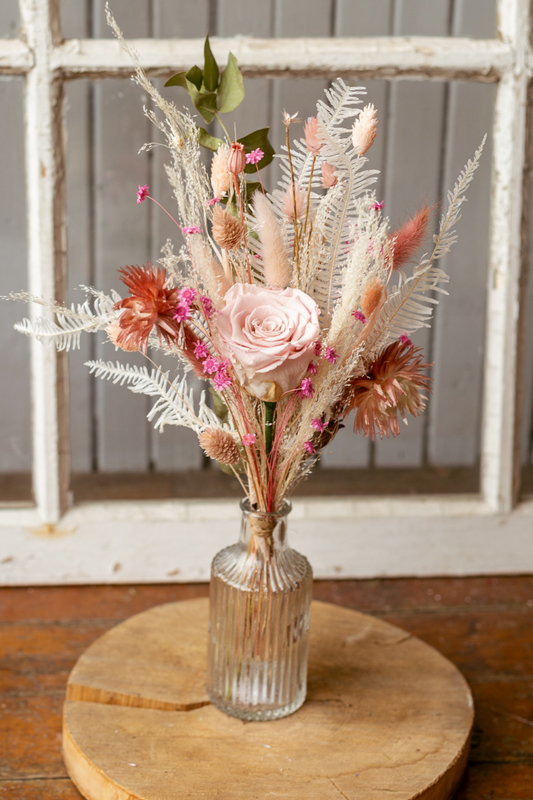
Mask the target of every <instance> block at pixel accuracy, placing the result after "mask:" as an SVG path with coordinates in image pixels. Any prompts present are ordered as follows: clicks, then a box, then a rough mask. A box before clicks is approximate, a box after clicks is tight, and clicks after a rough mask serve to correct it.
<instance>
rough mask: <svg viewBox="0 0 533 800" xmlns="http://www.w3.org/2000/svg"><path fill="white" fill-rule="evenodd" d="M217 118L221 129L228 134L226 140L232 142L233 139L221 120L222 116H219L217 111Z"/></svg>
mask: <svg viewBox="0 0 533 800" xmlns="http://www.w3.org/2000/svg"><path fill="white" fill-rule="evenodd" d="M215 117H216V118H217V120H218V122H219V123H220V127H221V128H222V130H223V131H224V133H225V134H226V138H227V140H228V142H231V137H230V135H229V133H228V132H227V130H226V126H225V125H224V123H223V122H222V120H221V119H220V116H219V115H218V114H217V112H216V111H215Z"/></svg>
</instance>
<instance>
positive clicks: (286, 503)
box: [239, 497, 292, 518]
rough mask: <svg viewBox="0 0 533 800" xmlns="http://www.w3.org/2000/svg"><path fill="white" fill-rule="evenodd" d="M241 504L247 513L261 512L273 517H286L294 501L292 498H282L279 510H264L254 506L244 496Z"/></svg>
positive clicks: (263, 514)
mask: <svg viewBox="0 0 533 800" xmlns="http://www.w3.org/2000/svg"><path fill="white" fill-rule="evenodd" d="M239 505H240V508H241V511H243V512H245V513H246V514H260V515H261V516H265V517H273V518H279V517H286V516H287V514H289V513H290V512H291V510H292V503H291V502H290V500H282V502H281V507H280V510H279V511H262V510H261V509H259V508H253V507H252V504H251V503H250V501H249V499H248V498H247V497H243V499H242V500H241V501H240V503H239Z"/></svg>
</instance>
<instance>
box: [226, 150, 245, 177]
mask: <svg viewBox="0 0 533 800" xmlns="http://www.w3.org/2000/svg"><path fill="white" fill-rule="evenodd" d="M245 166H246V153H245V152H244V145H243V144H241V143H240V142H232V143H231V148H230V151H229V155H228V169H229V171H230V172H231V173H232V174H233V175H239V173H241V172H243V170H244V168H245Z"/></svg>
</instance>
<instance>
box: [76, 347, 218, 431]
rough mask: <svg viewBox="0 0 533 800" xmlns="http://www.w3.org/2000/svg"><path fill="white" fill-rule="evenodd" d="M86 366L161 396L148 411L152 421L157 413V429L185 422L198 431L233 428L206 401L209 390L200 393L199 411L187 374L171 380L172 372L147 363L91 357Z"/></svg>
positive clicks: (105, 377) (137, 391)
mask: <svg viewBox="0 0 533 800" xmlns="http://www.w3.org/2000/svg"><path fill="white" fill-rule="evenodd" d="M85 366H86V367H89V371H90V372H91V374H93V373H94V374H95V375H96V377H97V378H102V379H103V380H111V381H112V382H113V383H115V384H118V385H119V386H127V387H128V389H129V390H130V391H131V392H134V393H135V394H146V395H148V396H149V397H157V400H156V402H155V404H154V405H153V406H152V408H151V409H150V411H149V412H148V415H147V419H148V420H149V421H150V422H152V421H153V420H154V419H156V417H157V419H156V422H155V424H154V427H155V428H156V430H163V428H164V426H165V425H183V426H184V427H186V428H191V429H192V430H193V431H195V432H196V433H200V432H201V431H202V430H204V428H206V427H218V428H224V429H225V430H232V428H230V427H229V426H228V425H222V423H221V422H220V420H219V419H218V417H217V416H216V414H215V412H214V411H213V410H212V409H210V408H209V407H208V406H207V405H206V402H205V392H202V395H201V397H200V404H199V410H198V414H196V413H195V410H194V405H195V402H194V388H193V387H189V386H187V377H186V376H181V375H178V376H177V377H176V378H175V379H174V380H173V381H171V380H170V378H169V372H163V371H161V370H158V369H152V370H150V371H149V370H148V369H147V368H146V367H138V366H133V367H132V366H130V365H129V364H119V363H118V362H117V363H116V364H114V363H113V362H112V361H107V362H106V361H87V362H86V364H85Z"/></svg>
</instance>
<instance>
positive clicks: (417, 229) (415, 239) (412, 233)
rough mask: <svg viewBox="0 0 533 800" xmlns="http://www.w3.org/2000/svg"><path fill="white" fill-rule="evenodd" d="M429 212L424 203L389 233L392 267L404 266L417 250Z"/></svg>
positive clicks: (426, 224)
mask: <svg viewBox="0 0 533 800" xmlns="http://www.w3.org/2000/svg"><path fill="white" fill-rule="evenodd" d="M430 214H431V210H430V209H429V208H428V207H427V205H426V204H425V203H424V205H423V206H422V208H420V209H419V210H418V211H417V212H416V214H415V215H414V217H410V219H408V220H407V222H406V223H404V225H402V227H401V228H398V230H396V231H394V233H392V234H391V235H390V237H389V241H390V243H391V245H392V248H393V257H392V268H393V269H401V268H402V267H404V266H405V264H407V262H408V261H410V260H411V258H412V257H413V255H414V254H415V252H416V251H417V250H418V248H419V247H420V245H421V244H422V242H423V240H424V237H425V235H426V232H427V227H428V222H429V218H430Z"/></svg>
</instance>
